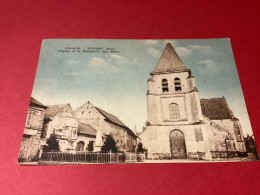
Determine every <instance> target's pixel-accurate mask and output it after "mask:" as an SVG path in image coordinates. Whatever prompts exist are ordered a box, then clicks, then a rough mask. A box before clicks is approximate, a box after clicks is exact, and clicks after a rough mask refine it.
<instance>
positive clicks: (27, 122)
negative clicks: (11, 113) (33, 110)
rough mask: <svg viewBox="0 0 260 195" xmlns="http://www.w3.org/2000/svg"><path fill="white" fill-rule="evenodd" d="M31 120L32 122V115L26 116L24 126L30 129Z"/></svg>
mask: <svg viewBox="0 0 260 195" xmlns="http://www.w3.org/2000/svg"><path fill="white" fill-rule="evenodd" d="M31 120H32V115H31V114H28V115H27V119H26V124H25V126H26V127H30V125H31Z"/></svg>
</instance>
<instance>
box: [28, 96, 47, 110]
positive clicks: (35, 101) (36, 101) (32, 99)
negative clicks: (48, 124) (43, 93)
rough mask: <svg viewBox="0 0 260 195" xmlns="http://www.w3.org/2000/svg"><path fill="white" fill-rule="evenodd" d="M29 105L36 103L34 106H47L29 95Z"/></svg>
mask: <svg viewBox="0 0 260 195" xmlns="http://www.w3.org/2000/svg"><path fill="white" fill-rule="evenodd" d="M30 105H36V106H39V107H42V108H48V106H45V105H43V104H42V103H41V102H39V101H38V100H36V99H34V98H33V97H31V101H30Z"/></svg>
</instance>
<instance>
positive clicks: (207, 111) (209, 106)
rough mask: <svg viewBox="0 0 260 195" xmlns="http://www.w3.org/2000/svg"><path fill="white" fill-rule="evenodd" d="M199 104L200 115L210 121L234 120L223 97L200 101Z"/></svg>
mask: <svg viewBox="0 0 260 195" xmlns="http://www.w3.org/2000/svg"><path fill="white" fill-rule="evenodd" d="M200 104H201V110H202V114H203V115H205V116H206V117H208V118H209V119H211V120H223V119H232V118H234V115H233V113H232V111H231V110H230V109H229V107H228V105H227V102H226V99H225V98H224V97H222V98H211V99H201V100H200Z"/></svg>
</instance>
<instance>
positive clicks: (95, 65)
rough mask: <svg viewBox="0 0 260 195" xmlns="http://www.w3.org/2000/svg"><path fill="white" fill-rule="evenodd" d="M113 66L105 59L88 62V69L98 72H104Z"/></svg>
mask: <svg viewBox="0 0 260 195" xmlns="http://www.w3.org/2000/svg"><path fill="white" fill-rule="evenodd" d="M110 66H111V64H109V63H108V62H107V61H106V60H104V59H103V58H98V57H93V58H91V59H90V60H89V62H88V67H90V68H91V69H93V70H96V71H102V70H105V69H107V68H108V67H110Z"/></svg>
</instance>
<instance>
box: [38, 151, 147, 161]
mask: <svg viewBox="0 0 260 195" xmlns="http://www.w3.org/2000/svg"><path fill="white" fill-rule="evenodd" d="M144 159H145V154H142V153H129V152H126V153H124V152H119V153H94V152H75V153H69V152H43V153H42V156H41V161H58V162H82V163H124V162H128V163H131V162H137V161H138V162H140V161H143V160H144Z"/></svg>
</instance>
